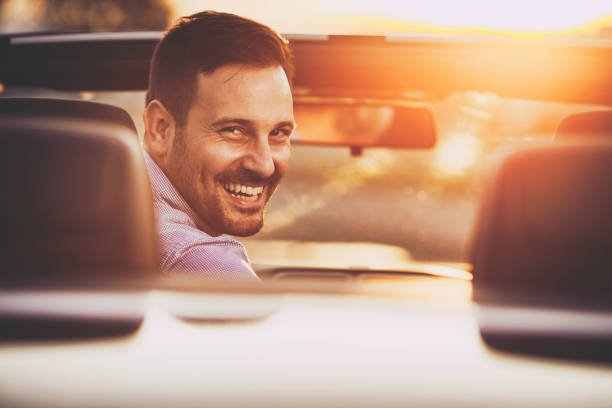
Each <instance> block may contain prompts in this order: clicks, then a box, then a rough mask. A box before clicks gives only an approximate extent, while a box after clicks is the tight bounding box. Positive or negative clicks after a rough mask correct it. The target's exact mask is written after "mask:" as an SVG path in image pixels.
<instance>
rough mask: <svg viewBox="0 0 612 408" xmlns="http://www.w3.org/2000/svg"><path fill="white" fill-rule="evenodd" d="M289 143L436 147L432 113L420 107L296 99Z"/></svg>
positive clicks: (357, 149) (358, 149)
mask: <svg viewBox="0 0 612 408" xmlns="http://www.w3.org/2000/svg"><path fill="white" fill-rule="evenodd" d="M294 115H295V120H296V122H297V124H298V128H297V129H296V132H295V133H294V136H293V137H292V143H295V144H305V145H318V146H339V147H349V148H350V149H351V153H352V154H353V155H358V154H360V153H361V151H362V150H363V149H364V148H390V149H430V148H432V147H434V146H435V144H436V133H437V132H436V125H435V119H434V117H433V113H432V111H431V110H430V109H429V108H428V107H427V106H425V105H423V104H415V103H407V102H398V101H372V100H358V99H353V98H314V97H312V98H296V99H295V101H294Z"/></svg>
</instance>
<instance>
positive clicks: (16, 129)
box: [0, 117, 156, 282]
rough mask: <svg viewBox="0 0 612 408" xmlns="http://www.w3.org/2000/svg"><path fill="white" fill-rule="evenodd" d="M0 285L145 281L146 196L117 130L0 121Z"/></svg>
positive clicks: (140, 172)
mask: <svg viewBox="0 0 612 408" xmlns="http://www.w3.org/2000/svg"><path fill="white" fill-rule="evenodd" d="M0 146H1V150H0V151H1V152H2V156H3V157H2V160H0V190H1V191H2V204H1V205H0V225H2V228H1V229H0V230H1V232H0V235H1V236H2V240H1V241H2V245H1V248H2V249H1V250H0V251H1V252H0V253H1V257H0V258H1V259H2V264H3V267H2V273H0V280H3V281H5V282H12V281H14V280H19V279H21V280H23V279H31V278H45V277H51V276H66V275H68V276H81V277H87V276H95V275H98V276H108V275H112V274H128V275H129V274H132V275H133V274H141V273H150V272H151V271H153V270H154V269H155V267H156V239H155V229H154V221H153V209H152V199H151V190H150V185H149V182H148V178H147V175H146V171H145V165H144V159H143V157H142V152H141V149H140V145H139V144H138V141H137V139H136V138H134V137H133V136H132V134H131V132H129V131H128V130H126V129H125V127H124V126H119V125H104V124H101V123H98V122H96V123H92V122H90V121H83V120H73V119H63V120H61V119H41V118H30V119H28V120H23V119H22V118H9V117H0Z"/></svg>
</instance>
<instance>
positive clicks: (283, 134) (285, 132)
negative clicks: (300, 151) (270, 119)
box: [270, 128, 292, 140]
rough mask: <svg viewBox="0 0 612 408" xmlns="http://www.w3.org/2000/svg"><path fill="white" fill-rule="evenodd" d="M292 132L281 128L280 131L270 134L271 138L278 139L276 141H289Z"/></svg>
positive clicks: (276, 130) (275, 130)
mask: <svg viewBox="0 0 612 408" xmlns="http://www.w3.org/2000/svg"><path fill="white" fill-rule="evenodd" d="M291 133H292V132H291V130H289V129H287V128H279V129H274V130H273V131H272V132H270V136H272V137H274V138H276V139H282V140H285V139H288V138H289V136H291Z"/></svg>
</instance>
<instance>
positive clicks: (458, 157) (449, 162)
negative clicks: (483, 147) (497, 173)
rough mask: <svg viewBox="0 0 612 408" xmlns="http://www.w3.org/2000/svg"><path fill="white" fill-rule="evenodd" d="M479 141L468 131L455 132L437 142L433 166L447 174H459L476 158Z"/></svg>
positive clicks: (478, 150)
mask: <svg viewBox="0 0 612 408" xmlns="http://www.w3.org/2000/svg"><path fill="white" fill-rule="evenodd" d="M479 153H480V143H479V142H478V140H477V139H476V138H475V137H474V136H472V135H471V134H468V133H457V134H453V135H450V136H449V137H447V138H445V139H443V140H441V141H440V143H439V144H438V148H437V151H436V161H435V166H436V168H437V169H438V170H440V171H441V172H443V173H445V174H448V175H453V176H456V175H461V174H464V173H465V171H466V170H467V169H468V168H469V167H470V166H472V165H473V164H474V163H475V162H476V160H477V159H478V155H479Z"/></svg>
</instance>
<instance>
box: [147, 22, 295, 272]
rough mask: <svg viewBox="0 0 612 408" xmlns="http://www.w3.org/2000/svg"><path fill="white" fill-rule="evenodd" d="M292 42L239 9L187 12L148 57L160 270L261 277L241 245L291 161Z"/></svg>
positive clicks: (149, 159) (150, 159)
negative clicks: (234, 12) (239, 238)
mask: <svg viewBox="0 0 612 408" xmlns="http://www.w3.org/2000/svg"><path fill="white" fill-rule="evenodd" d="M291 59H292V55H291V51H290V48H289V46H288V42H287V41H286V40H285V39H283V38H282V37H281V36H280V35H279V34H277V33H276V32H275V31H273V30H272V29H270V28H269V27H266V26H264V25H262V24H259V23H257V22H255V21H252V20H248V19H245V18H242V17H239V16H236V15H232V14H226V13H216V12H210V11H207V12H201V13H197V14H193V15H191V16H189V17H184V18H181V19H180V20H179V21H178V22H177V23H176V24H175V25H174V26H172V27H171V28H170V29H169V30H168V31H167V32H166V34H165V35H164V37H163V38H162V40H161V41H160V43H159V44H158V45H157V48H156V49H155V53H154V55H153V59H152V61H151V72H150V78H149V89H148V92H147V97H146V103H147V106H146V109H145V113H144V115H143V118H144V123H145V136H144V147H145V150H146V153H145V156H146V161H147V167H148V170H149V175H150V178H151V184H152V188H153V196H154V201H155V202H154V206H155V210H156V217H157V224H158V230H159V235H160V240H161V251H160V252H161V259H160V267H161V269H162V270H163V271H166V272H169V273H175V272H177V271H182V272H187V273H191V274H195V275H199V276H204V277H211V278H236V279H240V278H246V279H257V277H256V275H255V273H254V272H253V270H252V268H251V265H250V263H249V260H248V258H247V255H246V252H245V250H244V247H243V246H242V244H240V243H239V242H238V241H236V240H235V239H233V238H231V237H228V236H225V235H223V234H231V235H237V236H249V235H253V234H255V233H256V232H258V231H259V230H260V229H261V227H262V225H263V212H264V207H265V205H266V203H267V202H268V200H269V199H270V197H271V196H272V194H273V193H274V191H275V190H276V188H277V186H278V184H279V182H280V180H281V178H282V177H283V175H284V174H285V171H286V169H287V165H288V163H289V156H290V146H289V137H290V136H291V133H292V132H293V129H294V127H295V123H294V118H293V100H292V96H291V88H290V79H291V76H292V73H293V67H292V61H291Z"/></svg>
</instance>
